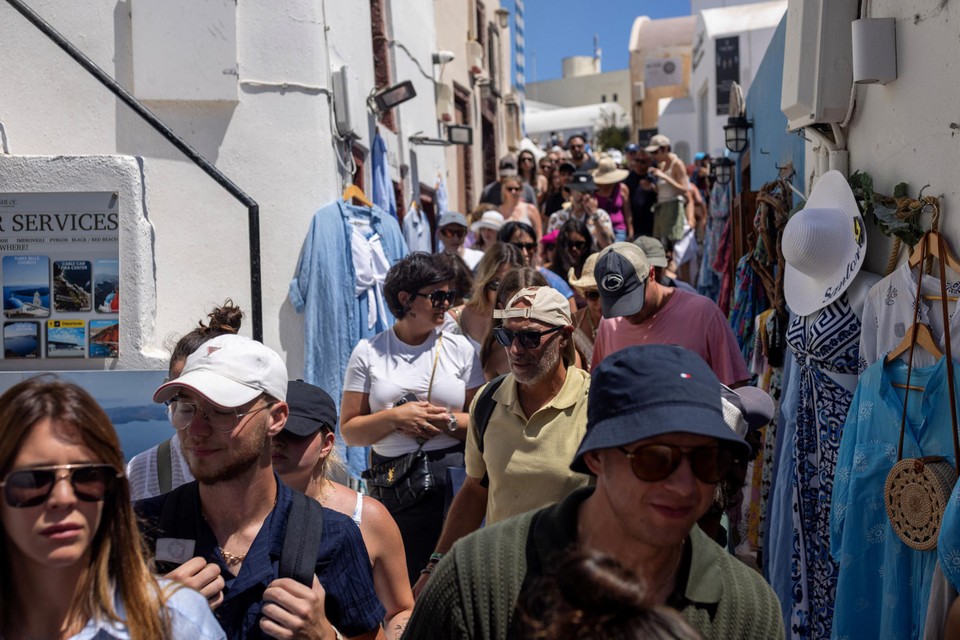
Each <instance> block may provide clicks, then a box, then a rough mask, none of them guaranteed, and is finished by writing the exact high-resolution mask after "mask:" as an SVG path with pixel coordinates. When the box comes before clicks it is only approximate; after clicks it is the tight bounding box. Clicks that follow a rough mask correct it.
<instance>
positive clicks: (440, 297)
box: [410, 289, 457, 309]
mask: <svg viewBox="0 0 960 640" xmlns="http://www.w3.org/2000/svg"><path fill="white" fill-rule="evenodd" d="M417 296H423V297H424V298H429V299H430V304H432V305H433V308H434V309H439V308H441V307H442V306H443V303H444V302H446V303H447V304H451V305H452V304H453V303H454V301H456V299H457V292H456V291H443V290H442V289H437V290H436V291H432V292H431V293H420V292H419V291H414V292H411V294H410V304H413V301H414V300H416V299H417Z"/></svg>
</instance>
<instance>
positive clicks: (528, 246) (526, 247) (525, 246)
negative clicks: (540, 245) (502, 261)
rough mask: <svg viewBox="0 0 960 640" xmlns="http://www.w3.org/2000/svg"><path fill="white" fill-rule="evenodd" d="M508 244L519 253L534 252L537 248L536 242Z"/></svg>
mask: <svg viewBox="0 0 960 640" xmlns="http://www.w3.org/2000/svg"><path fill="white" fill-rule="evenodd" d="M510 244H512V245H513V246H515V247H516V248H517V249H520V250H521V251H535V250H536V248H537V243H536V242H511V243H510Z"/></svg>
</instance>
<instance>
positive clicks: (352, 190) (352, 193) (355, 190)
mask: <svg viewBox="0 0 960 640" xmlns="http://www.w3.org/2000/svg"><path fill="white" fill-rule="evenodd" d="M341 197H342V198H343V199H344V200H346V201H348V202H349V201H350V200H351V199H352V198H356V199H357V200H359V201H360V203H361V204H363V205H364V206H367V207H372V206H373V202H371V201H370V199H369V198H367V196H365V195H364V194H363V189H361V188H360V187H358V186H357V185H355V184H351V185H347V188H346V189H344V190H343V196H341Z"/></svg>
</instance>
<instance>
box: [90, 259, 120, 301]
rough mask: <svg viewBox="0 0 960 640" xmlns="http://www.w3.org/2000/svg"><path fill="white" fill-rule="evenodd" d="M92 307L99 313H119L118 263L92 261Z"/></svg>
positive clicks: (104, 260)
mask: <svg viewBox="0 0 960 640" xmlns="http://www.w3.org/2000/svg"><path fill="white" fill-rule="evenodd" d="M93 306H94V308H95V309H96V310H97V312H99V313H118V312H119V311H120V261H119V260H118V259H116V258H101V259H98V260H94V261H93Z"/></svg>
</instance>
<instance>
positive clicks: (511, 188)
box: [504, 187, 520, 193]
mask: <svg viewBox="0 0 960 640" xmlns="http://www.w3.org/2000/svg"><path fill="white" fill-rule="evenodd" d="M504 189H506V190H507V191H509V192H510V193H516V192H517V191H520V187H504Z"/></svg>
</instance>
